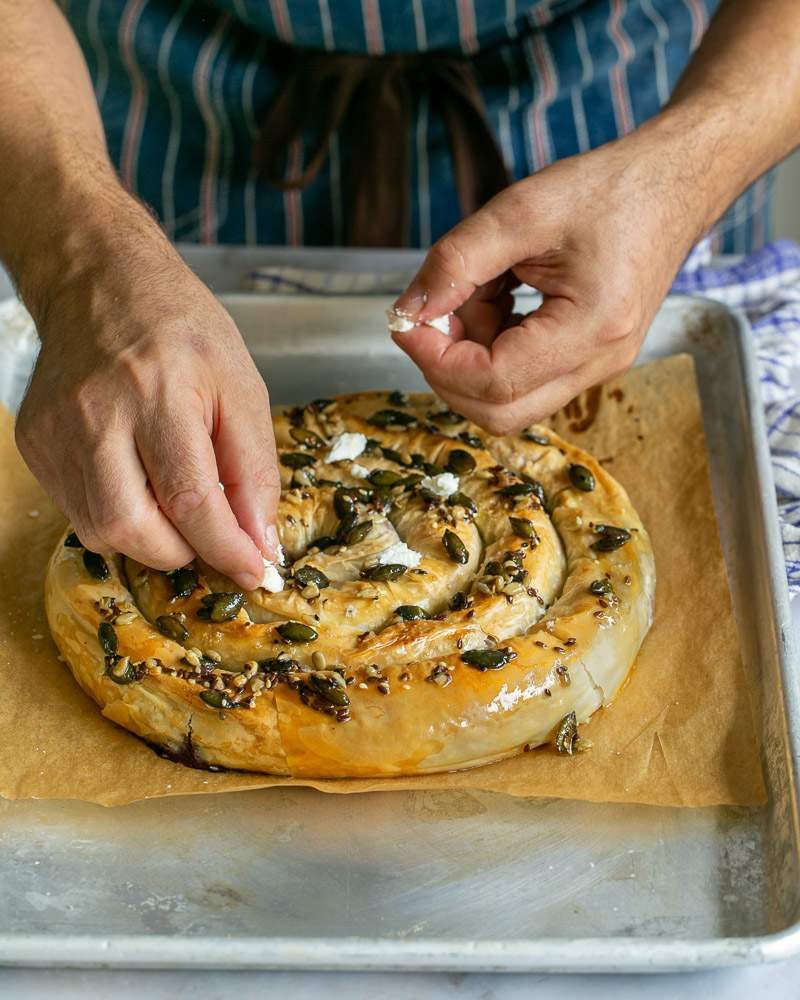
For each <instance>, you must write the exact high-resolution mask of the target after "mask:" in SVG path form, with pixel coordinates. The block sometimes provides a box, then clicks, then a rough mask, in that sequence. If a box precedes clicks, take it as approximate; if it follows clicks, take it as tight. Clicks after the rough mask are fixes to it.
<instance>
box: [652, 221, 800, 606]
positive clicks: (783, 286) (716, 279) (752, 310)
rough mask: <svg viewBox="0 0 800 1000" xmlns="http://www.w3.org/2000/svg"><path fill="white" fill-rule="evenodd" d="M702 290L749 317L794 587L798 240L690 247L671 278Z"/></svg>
mask: <svg viewBox="0 0 800 1000" xmlns="http://www.w3.org/2000/svg"><path fill="white" fill-rule="evenodd" d="M672 290H673V291H674V292H682V293H684V294H686V295H704V296H706V297H707V298H710V299H714V300H716V301H717V302H721V303H723V304H724V305H726V306H730V307H731V308H734V309H741V310H742V311H743V312H744V313H745V314H746V315H747V318H748V319H749V321H750V325H751V327H752V329H753V336H754V337H755V340H756V356H757V358H758V361H759V366H760V369H761V394H762V398H763V401H764V410H765V417H766V425H767V437H768V439H769V447H770V451H771V452H772V469H773V472H774V475H775V489H776V492H777V500H778V511H779V513H780V519H781V531H782V533H783V547H784V554H785V556H786V573H787V577H788V580H789V592H790V593H792V594H796V593H800V379H798V373H797V371H796V369H797V368H798V362H800V246H798V245H797V244H796V243H793V242H791V241H790V240H780V241H778V242H775V243H769V244H767V245H766V246H765V247H762V249H760V250H758V251H756V252H755V253H753V254H751V255H750V256H749V257H745V258H744V259H743V260H741V261H738V262H737V263H733V264H724V263H723V264H720V263H719V262H715V263H712V262H711V259H710V254H709V252H708V249H707V247H705V246H702V245H701V247H699V248H698V250H696V251H695V252H694V253H693V254H692V256H691V257H690V258H689V260H688V261H687V262H686V266H685V267H684V268H683V270H682V271H681V272H680V274H679V275H678V277H677V278H676V280H675V283H674V285H673V286H672Z"/></svg>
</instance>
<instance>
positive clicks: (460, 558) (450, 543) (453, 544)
mask: <svg viewBox="0 0 800 1000" xmlns="http://www.w3.org/2000/svg"><path fill="white" fill-rule="evenodd" d="M442 544H443V545H444V549H445V552H446V553H447V554H448V555H449V556H450V558H451V559H452V560H453V562H457V563H461V565H462V566H463V565H464V563H467V562H469V550H468V549H467V547H466V545H465V544H464V543H463V542H462V541H461V539H460V538H459V537H458V535H457V534H456V533H455V531H450V530H449V529H448V530H447V531H445V533H444V535H442Z"/></svg>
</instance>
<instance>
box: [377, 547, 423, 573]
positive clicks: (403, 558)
mask: <svg viewBox="0 0 800 1000" xmlns="http://www.w3.org/2000/svg"><path fill="white" fill-rule="evenodd" d="M421 561H422V553H421V552H417V551H416V550H415V549H410V548H409V547H408V546H407V545H406V543H405V542H395V543H394V545H390V546H389V548H388V549H384V550H383V552H381V553H380V554H379V555H378V563H379V564H380V565H381V566H388V565H390V564H392V565H396V566H408V567H410V568H411V569H413V568H414V567H416V566H419V564H420V562H421Z"/></svg>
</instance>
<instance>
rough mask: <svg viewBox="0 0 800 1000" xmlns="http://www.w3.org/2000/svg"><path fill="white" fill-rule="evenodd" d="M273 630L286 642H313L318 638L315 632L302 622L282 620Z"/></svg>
mask: <svg viewBox="0 0 800 1000" xmlns="http://www.w3.org/2000/svg"><path fill="white" fill-rule="evenodd" d="M275 631H276V632H277V633H278V635H279V636H280V637H281V638H282V639H285V640H286V641H287V642H315V641H316V640H317V638H318V636H317V632H316V631H315V630H314V629H313V628H311V626H310V625H304V624H303V623H302V622H284V623H283V625H279V626H278V627H277V629H276V630H275Z"/></svg>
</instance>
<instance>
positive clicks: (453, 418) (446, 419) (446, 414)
mask: <svg viewBox="0 0 800 1000" xmlns="http://www.w3.org/2000/svg"><path fill="white" fill-rule="evenodd" d="M428 417H429V418H430V419H431V420H433V422H434V423H437V424H463V423H464V421H465V419H466V417H462V416H461V414H460V413H454V412H453V410H437V411H436V413H429V414H428Z"/></svg>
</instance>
